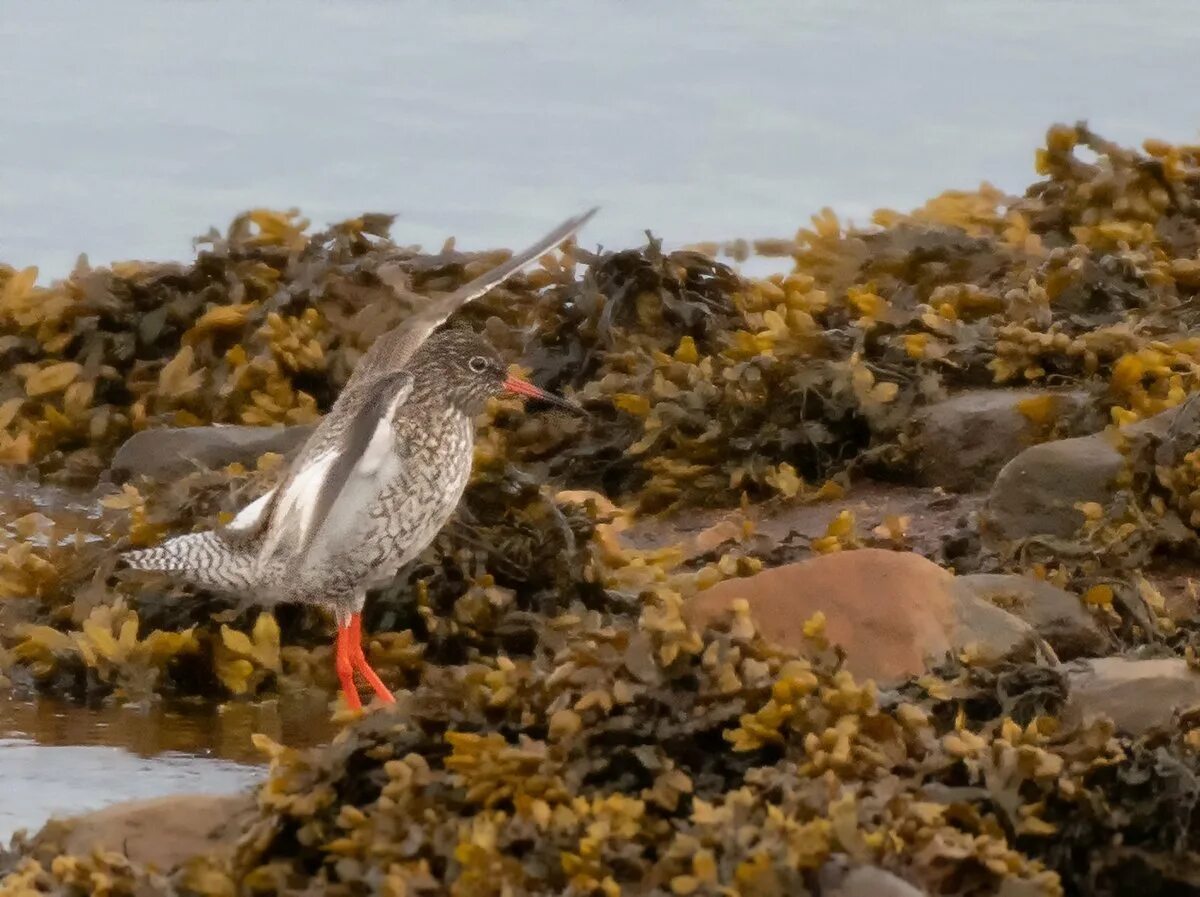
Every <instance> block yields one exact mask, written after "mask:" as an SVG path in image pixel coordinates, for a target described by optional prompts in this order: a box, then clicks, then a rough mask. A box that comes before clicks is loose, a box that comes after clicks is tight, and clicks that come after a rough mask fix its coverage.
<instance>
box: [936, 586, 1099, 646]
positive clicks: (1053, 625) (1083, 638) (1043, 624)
mask: <svg viewBox="0 0 1200 897" xmlns="http://www.w3.org/2000/svg"><path fill="white" fill-rule="evenodd" d="M954 587H955V590H956V592H957V593H958V594H960V595H963V594H970V595H975V596H976V597H978V598H982V599H983V600H984V601H987V602H988V603H990V604H994V605H995V606H997V607H1000V608H1002V609H1004V610H1006V611H1008V612H1009V613H1011V614H1014V615H1016V616H1018V617H1020V618H1021V619H1022V620H1024V621H1025V622H1026V623H1029V624H1030V625H1031V626H1033V628H1034V629H1036V630H1037V633H1038V635H1040V636H1041V637H1042V638H1044V639H1045V640H1046V641H1047V642H1049V643H1050V647H1052V648H1053V649H1054V651H1055V652H1056V653H1057V654H1058V656H1059V658H1061V659H1062V660H1073V659H1075V658H1077V657H1093V656H1095V655H1097V654H1100V653H1102V652H1103V650H1104V649H1105V648H1106V647H1107V646H1108V642H1109V640H1108V635H1107V633H1106V632H1105V630H1104V628H1103V627H1102V626H1101V625H1100V623H1099V622H1097V620H1096V618H1095V617H1094V616H1092V614H1091V613H1089V612H1088V610H1087V608H1086V607H1084V606H1083V604H1082V602H1080V600H1079V598H1078V597H1076V596H1075V595H1072V594H1071V593H1070V592H1068V591H1066V590H1065V589H1060V588H1058V587H1057V586H1053V585H1051V584H1050V583H1048V582H1044V581H1042V580H1040V579H1034V578H1033V577H1032V576H1021V575H1018V574H988V573H979V574H974V575H971V576H960V577H958V579H956V580H955V581H954Z"/></svg>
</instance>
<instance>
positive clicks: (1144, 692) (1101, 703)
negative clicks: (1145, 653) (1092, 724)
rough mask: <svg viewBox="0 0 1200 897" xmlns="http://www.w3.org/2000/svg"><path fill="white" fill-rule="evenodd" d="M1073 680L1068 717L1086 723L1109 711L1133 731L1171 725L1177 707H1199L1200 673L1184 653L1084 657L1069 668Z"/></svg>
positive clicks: (1121, 727)
mask: <svg viewBox="0 0 1200 897" xmlns="http://www.w3.org/2000/svg"><path fill="white" fill-rule="evenodd" d="M1068 681H1069V683H1070V696H1069V698H1068V699H1067V706H1066V709H1065V710H1064V711H1063V716H1064V718H1066V719H1067V720H1069V721H1071V722H1082V721H1084V720H1086V719H1088V718H1089V717H1092V716H1096V715H1101V716H1106V717H1108V718H1109V719H1111V720H1112V721H1113V722H1114V723H1116V726H1117V728H1118V729H1119V730H1121V731H1122V732H1126V733H1128V734H1130V735H1141V734H1142V733H1143V732H1146V731H1147V730H1148V729H1151V728H1154V727H1156V726H1165V725H1168V724H1169V723H1170V722H1171V717H1172V716H1173V715H1174V714H1175V713H1176V712H1177V711H1184V710H1189V709H1191V708H1193V707H1200V672H1197V671H1196V670H1193V669H1192V668H1191V667H1190V666H1188V663H1187V661H1186V660H1184V659H1183V658H1181V657H1162V658H1151V659H1147V660H1139V659H1133V658H1127V657H1099V658H1096V659H1094V660H1088V661H1079V662H1077V663H1074V664H1071V665H1070V667H1069V668H1068Z"/></svg>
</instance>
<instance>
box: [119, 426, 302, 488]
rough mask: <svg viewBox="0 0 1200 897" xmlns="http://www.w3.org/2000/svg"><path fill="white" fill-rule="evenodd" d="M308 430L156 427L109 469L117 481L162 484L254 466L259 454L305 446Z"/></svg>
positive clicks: (134, 439)
mask: <svg viewBox="0 0 1200 897" xmlns="http://www.w3.org/2000/svg"><path fill="white" fill-rule="evenodd" d="M312 431H313V428H312V426H310V425H305V426H294V427H246V426H241V425H233V424H231V425H213V426H211V427H178V428H172V427H160V428H156V429H153V430H142V431H141V432H140V433H135V434H134V435H133V436H131V437H130V438H129V439H127V440H126V441H125V443H124V444H123V445H122V446H121V447H120V448H119V449H117V453H116V455H115V456H114V457H113V460H112V464H111V466H110V467H109V470H110V471H111V472H112V473H113V474H115V475H117V476H120V477H130V476H146V477H150V478H151V479H157V480H165V479H171V478H173V477H180V476H185V475H186V474H189V473H191V472H192V471H194V470H196V469H197V468H204V469H209V470H212V469H215V468H218V467H224V466H226V465H227V464H233V463H234V462H235V461H236V462H241V463H242V464H247V465H250V464H253V463H254V462H255V461H256V460H257V459H258V458H259V457H260V456H261V455H264V454H266V453H267V452H275V453H278V454H280V455H285V456H286V455H290V454H291V453H292V452H295V451H296V450H297V449H299V448H300V446H301V445H303V444H304V440H306V439H308V437H309V434H311V433H312Z"/></svg>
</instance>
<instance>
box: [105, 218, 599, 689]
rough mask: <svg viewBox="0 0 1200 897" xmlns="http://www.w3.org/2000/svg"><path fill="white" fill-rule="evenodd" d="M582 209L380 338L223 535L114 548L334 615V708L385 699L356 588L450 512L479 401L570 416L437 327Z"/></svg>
mask: <svg viewBox="0 0 1200 897" xmlns="http://www.w3.org/2000/svg"><path fill="white" fill-rule="evenodd" d="M594 212H595V210H594V209H593V210H592V211H590V212H588V213H586V214H585V215H581V216H579V217H577V218H573V219H571V220H569V221H566V222H564V223H563V224H562V225H560V226H559V227H558V228H556V229H555V230H554V231H552V232H551V233H550V234H548V235H547V236H546V237H544V238H542V239H541V240H540V241H538V242H537V243H536V244H534V245H533V246H531V247H530V248H529V249H527V250H526V251H524V252H522V253H520V254H518V255H515V256H513V257H512V258H511V259H510V260H509V261H507V262H505V263H504V264H502V265H500V266H499V267H497V268H495V269H493V270H492V271H489V272H488V273H487V274H484V275H483V276H482V277H479V278H477V279H476V280H474V281H472V282H471V283H469V284H467V285H466V286H464V287H463V288H462V289H460V290H458V291H456V292H454V293H452V294H451V295H449V296H446V297H444V298H442V299H439V300H437V301H435V302H431V303H430V304H429V305H428V306H426V307H425V308H423V309H421V310H420V311H418V312H417V313H415V314H414V315H412V316H411V317H410V318H409V319H408V320H406V321H405V322H404V323H402V324H401V325H400V326H399V327H397V328H395V329H393V330H391V331H389V332H388V333H386V334H384V335H383V336H381V337H380V338H379V339H378V340H376V341H375V343H374V344H373V345H372V346H371V348H370V350H369V351H368V352H367V353H366V354H365V355H364V356H363V358H362V360H361V361H360V363H359V364H358V366H357V367H356V368H355V370H354V373H353V374H352V376H351V378H350V380H349V382H348V383H347V384H346V388H345V389H344V390H343V391H342V393H341V395H339V396H338V399H337V401H336V402H335V403H334V406H333V408H332V409H331V410H330V412H329V414H328V415H326V416H325V418H324V419H323V420H322V421H321V423H320V424H319V425H318V426H317V428H316V429H315V430H314V432H313V434H312V435H311V436H310V437H309V439H308V441H307V442H306V443H305V445H304V447H303V448H302V449H301V451H300V452H299V454H298V455H297V457H296V458H295V460H294V461H293V462H292V464H291V465H290V466H289V468H288V471H287V474H286V476H285V478H284V480H283V482H281V483H280V484H279V486H277V487H276V488H275V489H273V490H271V492H269V493H267V494H266V495H264V496H262V497H261V498H259V499H257V500H256V501H254V502H252V503H251V504H249V505H247V506H246V507H245V508H243V509H242V511H241V512H240V513H239V514H238V515H237V517H235V518H234V520H233V521H232V522H231V523H230V524H229V525H228V526H227V527H225V528H223V529H220V530H215V531H211V532H205V533H193V534H189V535H185V536H179V537H177V538H175V539H171V540H169V541H167V542H165V543H163V544H162V545H160V546H157V547H155V548H149V549H145V550H142V551H134V552H130V553H127V554H126V555H124V559H125V561H126V562H127V563H128V565H129V566H131V567H134V568H137V569H143V570H168V571H171V572H173V573H175V574H176V575H178V576H180V577H181V578H183V579H186V580H188V581H191V582H193V583H196V584H198V585H202V586H207V587H210V588H216V589H222V590H227V591H233V592H238V593H242V594H244V595H247V596H248V597H253V598H254V599H255V600H257V601H260V602H262V603H266V604H273V603H276V602H298V603H304V604H315V605H320V606H323V607H327V608H329V609H331V610H332V611H333V612H334V613H335V615H336V617H337V620H338V654H337V657H338V675H339V677H340V678H341V681H342V685H343V691H344V692H345V695H346V700H347V703H349V704H350V705H351V706H361V705H360V702H359V698H358V693H357V690H356V689H355V688H354V685H353V670H354V669H357V670H358V672H360V673H361V674H362V675H363V676H364V677H365V678H366V679H367V681H368V682H370V683H371V685H372V686H373V687H374V688H375V691H376V692H377V693H378V694H379V695H380V697H382V698H384V699H385V700H390V698H391V695H390V693H389V692H388V691H387V689H386V688H385V687H384V686H383V684H382V683H381V682H379V680H378V677H377V676H375V674H374V672H373V671H372V670H371V669H370V667H369V666H368V665H367V663H366V660H365V658H363V656H362V650H361V646H360V644H359V627H360V625H361V622H360V614H361V611H362V607H363V603H364V600H365V597H366V593H367V590H368V589H370V588H372V587H375V586H378V585H383V584H386V583H387V582H389V581H390V580H391V579H392V578H393V577H394V576H395V575H396V573H397V571H398V570H399V569H400V568H401V567H402V566H403V565H404V564H406V563H408V562H409V561H410V560H412V559H413V558H414V557H416V556H417V555H418V554H419V553H420V552H421V551H423V550H424V548H425V546H426V545H428V544H429V543H430V542H431V541H432V540H433V538H434V536H436V535H437V533H438V531H439V530H440V529H441V528H442V526H443V525H445V523H446V521H447V520H448V519H449V517H450V515H451V514H452V513H453V511H454V508H455V506H456V505H457V504H458V501H459V498H460V497H461V496H462V492H463V490H464V489H465V488H466V484H467V480H468V478H469V476H470V473H471V459H472V454H473V447H474V438H475V434H474V423H473V421H474V418H475V417H477V416H478V414H479V413H480V412H481V411H482V410H483V407H484V404H485V403H486V401H487V399H488V398H489V397H490V396H493V395H496V394H498V393H500V392H503V391H505V390H509V391H512V392H516V393H519V394H522V395H526V396H533V397H538V398H542V399H545V400H548V401H551V402H554V403H557V404H561V405H566V406H568V407H572V408H574V407H576V406H573V405H571V403H568V402H566V401H565V400H563V399H559V398H557V397H555V396H552V395H550V394H548V393H545V392H542V391H541V390H539V389H537V388H536V387H534V386H532V385H530V384H528V383H525V382H524V381H522V380H519V379H516V378H512V377H507V376H506V367H505V365H504V363H503V361H502V360H501V359H500V357H499V355H498V354H497V353H496V351H495V350H494V349H493V348H492V347H491V346H490V345H488V344H487V343H486V342H485V341H484V340H483V339H482V338H481V337H479V336H477V335H476V334H474V333H473V332H471V331H469V330H462V329H457V328H448V329H442V330H438V328H439V327H440V326H441V325H442V324H444V323H445V322H446V319H447V318H449V317H450V315H451V314H453V313H454V312H455V311H456V310H457V309H459V308H460V307H462V306H463V305H464V304H466V303H467V302H470V301H471V300H472V299H475V298H477V297H479V296H481V295H483V294H484V293H486V292H487V291H488V290H489V289H491V288H492V287H494V286H496V285H497V284H499V283H501V282H502V281H503V280H504V279H505V278H507V277H509V276H510V275H512V274H513V273H514V272H516V271H518V270H519V269H520V268H521V267H523V266H524V265H525V264H528V263H529V262H530V261H532V260H534V259H536V258H538V257H539V256H541V255H542V254H543V253H544V252H546V251H547V250H548V249H550V248H552V247H553V246H555V245H557V244H558V243H559V242H561V241H562V240H564V239H566V238H567V237H569V236H570V235H571V234H573V233H574V232H575V231H576V230H578V228H579V227H581V226H582V225H583V224H584V223H585V222H586V221H587V220H588V219H589V218H590V217H591V216H592V215H593V214H594ZM435 331H436V332H435Z"/></svg>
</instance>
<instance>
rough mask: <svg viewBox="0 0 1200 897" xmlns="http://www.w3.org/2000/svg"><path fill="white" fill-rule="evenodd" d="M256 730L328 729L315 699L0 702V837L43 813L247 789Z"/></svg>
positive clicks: (295, 735)
mask: <svg viewBox="0 0 1200 897" xmlns="http://www.w3.org/2000/svg"><path fill="white" fill-rule="evenodd" d="M255 732H261V733H263V734H264V735H267V736H269V737H270V738H272V739H274V740H276V741H279V742H282V743H284V744H288V745H290V746H293V747H307V746H311V745H315V744H320V743H322V742H325V741H328V740H329V739H330V738H332V737H333V734H334V732H335V727H334V726H333V724H332V723H331V722H330V719H329V709H328V706H327V703H326V701H325V699H324V698H323V697H319V696H318V697H312V696H307V695H297V696H290V697H287V698H284V699H281V700H279V701H268V702H263V703H260V704H241V703H229V704H225V705H223V706H221V707H212V706H204V707H192V706H182V707H181V706H175V707H163V706H157V705H156V706H154V707H151V708H135V707H100V708H87V707H79V706H76V705H72V704H66V703H62V702H57V701H54V700H52V699H48V698H39V699H38V700H37V701H36V702H33V701H26V700H18V699H16V698H13V697H5V698H0V843H4V842H6V841H7V839H8V838H9V837H10V836H11V835H12V834H13V833H14V832H15V831H17V830H18V829H21V828H30V829H34V828H37V827H38V826H40V825H42V824H43V823H44V822H45V821H46V820H47V819H49V818H50V817H51V816H56V815H72V814H75V813H80V812H85V811H87V810H95V809H99V808H101V807H104V806H107V805H108V804H112V803H115V802H117V801H122V800H133V799H138V798H146V797H157V796H162V795H168V794H182V793H193V794H194V793H227V792H231V791H236V790H238V789H240V788H243V787H246V786H247V785H250V784H252V783H254V782H256V781H258V780H259V779H260V778H261V777H262V775H263V768H262V766H261V763H262V757H261V755H260V754H259V753H258V752H257V751H256V750H255V749H254V746H253V745H252V744H251V743H250V736H251V735H252V734H254V733H255Z"/></svg>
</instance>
